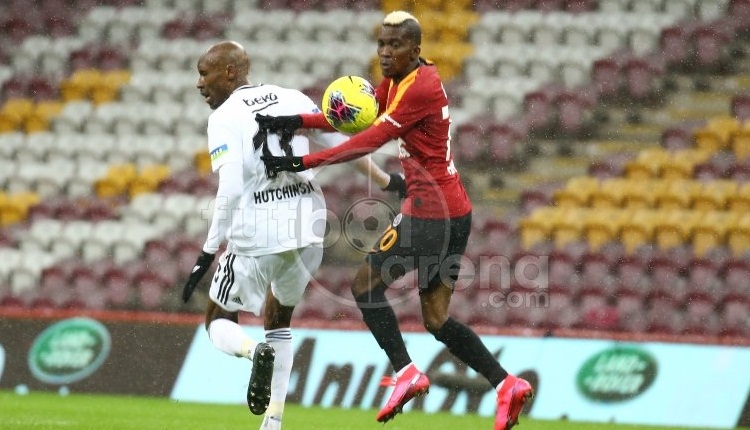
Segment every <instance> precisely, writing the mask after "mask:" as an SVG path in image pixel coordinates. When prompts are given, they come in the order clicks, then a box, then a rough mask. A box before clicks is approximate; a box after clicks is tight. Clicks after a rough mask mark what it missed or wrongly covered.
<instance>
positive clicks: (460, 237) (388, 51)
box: [258, 11, 533, 430]
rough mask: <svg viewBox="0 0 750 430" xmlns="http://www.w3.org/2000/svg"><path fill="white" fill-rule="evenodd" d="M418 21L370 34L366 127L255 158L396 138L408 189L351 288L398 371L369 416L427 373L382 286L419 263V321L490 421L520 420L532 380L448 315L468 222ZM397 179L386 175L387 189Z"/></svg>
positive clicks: (412, 390) (344, 149) (311, 161)
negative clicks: (483, 384) (488, 393)
mask: <svg viewBox="0 0 750 430" xmlns="http://www.w3.org/2000/svg"><path fill="white" fill-rule="evenodd" d="M420 44H421V28H420V25H419V22H418V21H417V20H416V18H414V17H413V16H412V15H410V14H408V13H407V12H402V11H397V12H392V13H390V14H388V15H387V16H386V17H385V19H384V20H383V24H382V26H381V28H380V32H379V35H378V57H379V60H380V67H381V70H382V72H383V76H384V79H383V81H382V82H381V83H380V85H379V86H378V87H377V89H376V97H377V99H378V102H379V107H380V112H379V114H380V116H379V117H378V119H377V120H376V121H375V123H374V124H373V125H372V126H370V127H369V128H368V129H367V130H365V131H363V132H361V133H359V134H357V135H355V136H353V137H351V138H350V139H349V140H348V141H347V142H344V143H342V144H341V145H339V146H337V147H334V148H331V149H328V150H325V151H320V152H317V153H313V154H309V155H305V156H304V157H262V158H263V161H264V163H265V165H266V169H267V171H269V172H274V173H275V172H281V171H292V172H296V171H302V170H305V169H309V168H312V167H317V166H321V165H326V164H334V163H341V162H344V161H348V160H352V159H355V158H358V157H361V156H363V155H365V154H368V153H371V152H373V151H375V150H376V149H378V148H379V147H381V146H382V145H384V144H385V143H387V142H389V141H390V140H393V139H396V140H398V144H399V148H398V149H399V158H400V160H401V165H402V167H403V169H404V174H405V185H406V198H405V199H404V200H403V202H402V205H401V213H400V214H399V215H397V216H396V218H395V219H394V221H393V223H392V225H391V226H390V227H389V228H388V229H387V230H386V231H385V232H384V233H383V235H382V236H381V238H380V240H378V242H377V244H376V245H375V247H374V249H373V251H372V252H371V253H370V254H368V255H367V257H366V261H365V263H364V264H363V265H362V266H361V267H360V268H359V270H358V272H357V275H356V276H355V280H354V285H353V286H352V293H353V295H354V298H355V301H356V302H357V305H358V307H359V309H360V310H361V312H362V317H363V320H364V322H365V324H366V325H367V327H368V328H369V329H370V331H371V332H372V334H373V336H374V337H375V340H376V341H377V342H378V345H380V347H381V348H382V349H383V350H384V351H385V353H386V355H387V356H388V358H389V360H390V362H391V364H392V365H393V368H394V370H396V378H394V379H393V380H392V382H391V383H392V384H393V385H395V388H394V390H393V392H392V394H391V396H390V398H389V399H388V401H387V403H386V405H385V407H384V408H383V409H382V410H381V411H380V412H379V413H378V416H377V420H378V421H381V422H386V421H388V420H390V419H392V418H393V417H394V416H395V415H396V414H398V413H399V412H401V410H402V408H403V406H404V405H405V404H406V403H407V402H408V401H409V400H411V399H412V398H414V397H415V396H418V395H422V394H424V393H426V392H427V391H428V390H429V386H430V382H429V380H428V378H427V376H426V375H425V374H424V373H422V372H421V371H420V370H419V369H417V367H416V366H415V365H414V363H413V362H412V360H411V358H410V357H409V353H408V352H407V350H406V346H405V344H404V341H403V338H402V336H401V332H400V330H399V327H398V321H397V319H396V316H395V313H394V312H393V308H392V307H391V306H390V304H389V303H388V300H387V299H386V296H385V291H386V289H387V288H388V286H389V285H390V284H391V283H392V282H393V281H394V280H396V279H398V278H399V277H401V276H403V275H404V274H405V273H406V272H408V271H411V270H414V269H417V271H418V272H417V273H418V282H419V298H420V302H421V307H422V320H423V323H424V326H425V328H426V329H427V331H429V332H430V333H431V334H432V335H434V336H435V338H436V339H437V340H439V341H441V342H443V343H444V344H445V345H446V347H447V348H448V350H449V351H450V352H451V353H452V354H453V355H455V356H456V357H457V358H459V359H460V360H462V361H463V362H464V363H466V364H467V365H468V366H469V367H471V368H472V369H474V370H475V371H477V372H478V373H480V374H482V375H483V376H484V377H486V378H487V380H488V381H489V382H490V384H492V386H493V387H495V389H496V391H497V415H496V418H495V427H494V428H495V430H507V429H510V428H511V427H513V426H514V425H515V424H516V423H517V422H518V415H519V414H520V412H521V409H522V408H523V405H524V404H525V402H526V401H527V400H528V399H530V398H531V397H532V396H533V390H532V387H531V385H530V384H529V383H528V382H527V381H525V380H523V379H521V378H518V377H516V376H513V375H510V374H508V372H506V371H505V370H504V369H503V368H502V367H501V366H500V364H499V363H498V362H497V360H495V358H494V357H493V356H492V354H491V353H490V352H489V350H488V349H487V348H486V346H485V345H484V344H483V343H482V341H481V339H480V338H479V336H477V335H476V333H474V331H473V330H471V328H469V327H468V326H466V325H464V324H462V323H460V322H458V321H456V320H454V319H453V318H451V317H450V316H449V315H448V306H449V304H450V298H451V294H452V293H453V288H454V284H455V281H456V279H457V277H458V271H459V269H460V258H461V256H462V255H463V253H464V251H465V248H466V244H467V241H468V237H469V232H470V230H471V210H472V207H471V202H470V201H469V197H468V196H467V194H466V190H465V189H464V186H463V184H462V182H461V179H460V176H459V174H458V171H457V170H456V167H455V166H454V164H453V157H452V156H451V152H450V135H449V133H450V131H449V126H450V116H449V113H448V99H447V96H446V94H445V90H444V88H443V84H442V82H441V79H440V76H439V75H438V73H437V69H436V67H435V66H434V64H432V63H430V62H428V61H426V60H424V59H423V58H421V57H420V52H421V48H420ZM258 122H259V123H260V124H262V125H264V126H266V127H268V128H269V129H271V130H282V129H286V130H289V129H296V128H299V127H303V128H323V129H332V128H331V126H330V125H329V124H328V122H327V121H326V120H325V118H324V116H323V114H322V113H321V114H304V115H299V116H296V115H295V116H290V117H263V116H259V117H258ZM403 185H404V179H403V178H401V176H400V175H397V174H391V182H390V183H389V184H388V185H387V186H386V187H385V189H386V190H391V191H398V190H399V188H400V187H402V186H403Z"/></svg>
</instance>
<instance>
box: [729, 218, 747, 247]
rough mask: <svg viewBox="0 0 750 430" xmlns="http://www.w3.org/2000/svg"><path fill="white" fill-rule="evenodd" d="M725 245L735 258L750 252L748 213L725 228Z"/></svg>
mask: <svg viewBox="0 0 750 430" xmlns="http://www.w3.org/2000/svg"><path fill="white" fill-rule="evenodd" d="M727 245H728V246H729V249H731V250H732V254H733V255H734V256H736V257H739V256H741V255H742V254H744V253H746V252H747V251H750V213H744V214H742V215H739V218H737V219H736V221H735V222H734V223H732V224H729V226H728V228H727Z"/></svg>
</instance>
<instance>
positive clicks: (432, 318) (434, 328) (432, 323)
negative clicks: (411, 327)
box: [422, 314, 447, 336]
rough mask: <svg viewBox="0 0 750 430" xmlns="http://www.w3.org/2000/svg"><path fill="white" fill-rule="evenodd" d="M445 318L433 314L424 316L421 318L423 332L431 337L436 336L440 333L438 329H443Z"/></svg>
mask: <svg viewBox="0 0 750 430" xmlns="http://www.w3.org/2000/svg"><path fill="white" fill-rule="evenodd" d="M446 320H447V317H445V316H441V315H434V314H424V315H423V316H422V324H423V325H424V328H425V330H427V331H428V332H429V333H430V334H432V335H433V336H437V334H438V333H439V332H440V328H441V327H443V324H445V321H446Z"/></svg>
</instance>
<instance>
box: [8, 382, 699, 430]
mask: <svg viewBox="0 0 750 430" xmlns="http://www.w3.org/2000/svg"><path fill="white" fill-rule="evenodd" d="M260 421H261V417H257V416H254V415H252V414H251V413H250V411H249V410H248V409H247V408H246V407H245V406H244V405H213V404H196V403H180V402H175V401H172V400H169V399H166V398H152V397H126V396H104V395H85V394H70V395H67V396H60V395H57V394H53V393H41V392H32V393H30V394H27V395H17V394H15V393H13V392H8V391H0V429H3V430H32V429H33V430H47V429H50V430H51V429H67V430H79V429H80V430H84V429H85V430H89V429H97V430H98V429H106V430H206V429H211V430H230V429H257V428H259V427H260ZM492 426H493V421H492V419H491V418H488V417H479V416H474V415H464V416H457V415H450V414H424V413H418V412H407V413H404V414H401V415H398V416H397V417H396V419H395V420H393V421H391V422H389V423H387V424H385V426H384V425H382V424H380V423H378V422H376V421H375V411H366V410H358V409H357V410H350V409H322V408H303V407H300V406H297V405H287V409H286V411H285V414H284V430H317V429H321V430H323V429H325V430H332V429H335V430H363V429H373V430H382V429H384V428H385V429H386V430H407V429H408V430H418V429H425V430H427V429H429V430H455V429H471V430H475V429H478V430H482V429H488V430H489V429H491V428H492ZM516 428H517V429H518V430H573V429H575V430H659V429H664V430H688V429H679V428H677V427H648V426H627V425H615V424H601V423H574V422H565V421H538V420H531V419H528V418H522V419H521V424H520V425H519V426H517V427H516ZM514 430H515V429H514ZM689 430H695V429H689Z"/></svg>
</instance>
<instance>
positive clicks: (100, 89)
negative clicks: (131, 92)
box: [91, 70, 130, 105]
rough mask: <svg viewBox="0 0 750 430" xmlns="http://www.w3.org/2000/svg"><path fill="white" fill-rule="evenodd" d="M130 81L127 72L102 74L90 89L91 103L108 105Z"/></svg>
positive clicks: (114, 71)
mask: <svg viewBox="0 0 750 430" xmlns="http://www.w3.org/2000/svg"><path fill="white" fill-rule="evenodd" d="M128 81H130V72H128V71H127V70H112V71H109V72H104V73H102V75H101V78H100V79H99V81H98V82H97V83H96V84H95V85H93V86H92V87H91V101H92V102H94V104H97V105H98V104H102V103H109V102H112V101H114V100H115V99H116V98H117V97H118V96H119V95H120V88H122V86H123V85H125V84H126V83H128Z"/></svg>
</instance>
